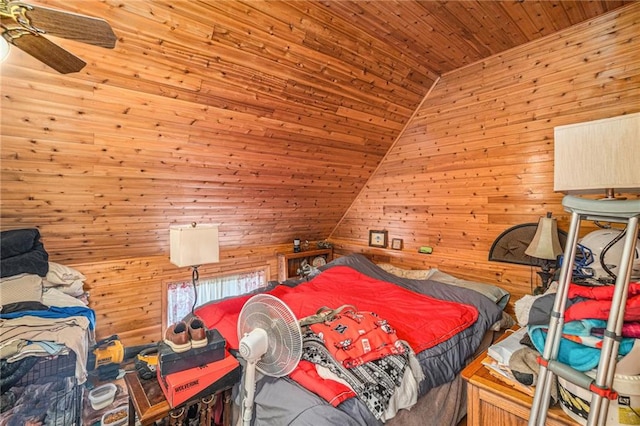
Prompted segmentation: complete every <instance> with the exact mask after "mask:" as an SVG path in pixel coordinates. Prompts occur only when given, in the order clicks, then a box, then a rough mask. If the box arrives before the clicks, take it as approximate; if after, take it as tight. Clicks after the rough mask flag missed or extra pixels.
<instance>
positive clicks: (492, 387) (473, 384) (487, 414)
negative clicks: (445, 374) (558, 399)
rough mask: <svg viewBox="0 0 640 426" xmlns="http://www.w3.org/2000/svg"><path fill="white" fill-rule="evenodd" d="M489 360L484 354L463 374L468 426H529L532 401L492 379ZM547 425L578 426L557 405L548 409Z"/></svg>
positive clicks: (530, 398)
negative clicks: (465, 388) (487, 360)
mask: <svg viewBox="0 0 640 426" xmlns="http://www.w3.org/2000/svg"><path fill="white" fill-rule="evenodd" d="M503 337H504V336H503ZM486 356H487V352H486V351H485V352H483V353H482V354H481V355H480V356H478V357H477V358H476V359H475V360H473V362H472V363H471V364H469V365H468V366H467V367H466V368H465V369H464V370H463V371H462V377H463V378H464V379H465V380H466V381H467V426H485V425H490V426H526V425H527V420H528V419H529V413H530V411H531V405H532V402H533V398H532V397H531V396H529V395H527V394H524V393H522V392H520V391H518V390H515V389H514V388H512V387H511V386H509V385H508V384H506V383H504V382H502V381H500V380H499V379H497V378H495V377H494V376H492V375H491V374H490V373H489V370H487V369H486V368H485V367H484V366H483V365H482V360H483V359H484V358H485V357H486ZM546 424H547V425H550V426H558V425H563V426H564V425H572V426H575V425H579V423H577V422H576V421H574V420H573V419H572V418H571V417H569V416H567V415H566V414H565V413H564V411H562V409H561V408H560V406H559V405H557V404H556V405H555V406H553V407H551V408H550V409H549V412H548V415H547V422H546Z"/></svg>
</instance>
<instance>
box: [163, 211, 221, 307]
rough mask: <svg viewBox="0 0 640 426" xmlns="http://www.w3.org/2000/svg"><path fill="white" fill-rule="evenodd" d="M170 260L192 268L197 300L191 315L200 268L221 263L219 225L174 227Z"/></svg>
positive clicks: (193, 224) (170, 238)
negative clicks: (208, 264)
mask: <svg viewBox="0 0 640 426" xmlns="http://www.w3.org/2000/svg"><path fill="white" fill-rule="evenodd" d="M169 242H170V255H169V256H170V260H171V263H173V264H174V265H176V266H178V267H184V266H190V267H191V268H192V272H191V283H192V285H193V292H194V295H195V298H194V300H193V306H192V307H191V313H192V314H193V313H194V310H195V307H196V303H197V300H198V290H197V285H198V279H199V274H198V267H199V266H201V265H205V264H207V263H216V262H219V261H220V248H219V243H218V225H212V224H205V225H198V224H196V223H195V222H193V223H192V224H190V225H174V226H171V227H170V228H169Z"/></svg>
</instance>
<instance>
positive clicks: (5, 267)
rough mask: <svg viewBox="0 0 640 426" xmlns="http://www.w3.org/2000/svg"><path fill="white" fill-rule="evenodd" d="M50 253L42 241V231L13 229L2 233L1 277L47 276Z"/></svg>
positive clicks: (0, 241)
mask: <svg viewBox="0 0 640 426" xmlns="http://www.w3.org/2000/svg"><path fill="white" fill-rule="evenodd" d="M48 271H49V254H48V253H47V252H46V250H45V249H44V244H42V242H41V241H40V231H38V230H37V229H35V228H32V229H13V230H9V231H2V232H1V233H0V278H4V277H10V276H13V275H19V274H25V273H26V274H36V275H40V276H41V277H45V276H46V275H47V272H48Z"/></svg>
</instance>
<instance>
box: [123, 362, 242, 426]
mask: <svg viewBox="0 0 640 426" xmlns="http://www.w3.org/2000/svg"><path fill="white" fill-rule="evenodd" d="M124 380H125V382H126V383H127V389H128V391H129V423H128V424H129V426H134V425H136V424H137V422H136V418H137V420H138V421H139V424H141V425H143V426H145V425H153V424H155V422H156V421H157V420H161V419H165V418H171V420H172V423H171V424H182V422H183V421H186V420H185V418H186V413H187V410H186V409H187V407H190V406H192V405H198V404H199V407H198V410H199V412H200V413H202V412H203V411H206V410H207V407H209V406H215V404H216V401H217V398H222V404H223V411H222V412H223V414H222V424H223V425H224V426H230V425H231V415H232V414H231V388H230V387H226V388H224V389H222V390H220V391H218V392H217V393H216V394H215V395H210V396H208V397H205V398H200V399H195V400H191V401H188V402H186V403H184V404H182V405H181V406H180V407H177V408H175V409H172V408H171V407H170V406H169V403H168V402H167V400H166V399H165V396H164V394H163V393H162V389H160V385H159V384H158V380H157V379H156V378H155V377H154V378H151V379H147V380H144V379H140V377H139V376H138V374H137V373H136V372H135V371H131V372H128V373H127V374H126V375H125V376H124Z"/></svg>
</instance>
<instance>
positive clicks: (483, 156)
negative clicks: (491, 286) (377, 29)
mask: <svg viewBox="0 0 640 426" xmlns="http://www.w3.org/2000/svg"><path fill="white" fill-rule="evenodd" d="M638 6H640V4H638V5H635V6H634V7H632V8H627V9H626V12H625V13H613V14H608V15H606V16H603V17H601V18H598V19H595V20H593V21H591V22H588V23H585V24H582V25H578V26H575V27H573V28H571V29H569V30H565V31H562V32H560V33H558V34H556V35H552V36H548V37H545V38H544V39H542V40H540V41H536V42H532V43H529V44H527V45H524V46H522V47H519V48H515V49H512V50H510V51H508V52H506V53H504V54H501V55H498V56H495V57H492V58H490V59H487V60H484V61H481V62H479V63H476V64H473V65H470V66H468V67H466V68H463V69H460V70H457V71H454V72H451V73H448V74H446V75H444V76H443V77H442V78H441V79H440V81H439V82H438V83H437V84H436V86H435V88H434V90H433V91H432V92H431V93H430V94H429V96H428V97H427V99H426V101H425V102H424V104H423V105H422V107H421V108H420V109H419V110H418V111H417V114H416V116H415V117H414V118H413V119H412V121H411V122H410V123H409V125H408V127H407V129H406V131H405V132H404V133H403V134H402V136H401V137H400V138H399V140H398V141H397V143H396V144H395V146H394V147H393V148H392V149H391V150H390V152H389V153H388V154H387V156H386V158H385V159H384V160H383V162H382V163H381V165H380V167H379V168H378V170H377V171H376V173H375V174H374V176H373V177H372V178H371V179H370V180H369V181H368V182H367V185H366V188H365V189H364V190H363V191H362V192H361V194H360V195H359V197H358V199H357V200H356V202H354V204H353V205H352V206H351V208H350V210H349V211H348V213H347V214H346V215H345V217H344V218H343V220H342V221H341V223H340V224H339V226H338V227H337V228H336V230H335V231H334V232H333V234H332V236H331V241H333V242H334V243H335V245H336V252H337V253H338V254H345V253H349V252H362V253H367V254H369V256H370V257H372V258H373V259H376V260H379V261H390V262H391V263H394V264H396V265H399V266H404V267H407V268H414V269H420V268H430V267H437V268H439V269H441V270H443V271H445V272H449V273H452V274H455V275H457V276H461V277H466V278H468V279H475V280H479V281H484V282H492V283H495V284H498V285H500V286H502V287H504V288H506V289H507V290H509V291H510V292H511V293H512V294H513V297H512V302H513V301H514V300H516V299H518V298H520V297H521V296H522V295H523V294H526V293H530V291H531V289H532V288H533V287H535V286H536V285H537V275H536V274H535V270H532V269H531V268H529V267H527V266H519V265H509V264H506V263H498V262H489V261H488V260H487V259H488V253H489V249H490V247H491V244H492V243H493V241H494V240H495V238H496V237H497V236H498V235H499V234H500V233H501V232H503V231H504V230H506V229H508V228H509V227H511V226H514V225H517V224H521V223H529V222H533V223H535V222H537V221H538V218H539V217H540V216H544V215H545V213H546V212H552V213H553V216H555V217H557V218H558V221H559V227H560V228H561V229H564V230H567V229H568V221H569V219H570V218H569V217H568V215H567V214H566V212H564V211H563V209H562V206H561V199H562V194H558V193H554V192H553V128H554V126H558V125H564V124H569V123H576V122H581V121H589V120H595V119H600V118H606V117H612V116H617V115H621V114H628V113H634V112H638V111H640V53H639V52H640V7H638ZM630 161H635V162H636V163H637V164H638V167H640V159H638V158H636V159H630ZM631 196H632V197H637V195H635V196H634V195H631ZM371 229H383V230H387V231H388V232H389V238H401V239H403V240H404V249H403V250H402V251H395V250H390V249H386V250H383V249H373V248H370V247H366V244H367V238H368V231H369V230H371ZM590 230H593V227H591V228H589V227H587V226H585V227H584V229H583V233H584V232H588V231H590ZM420 246H432V247H433V254H430V255H423V254H418V253H417V250H418V248H419V247H420Z"/></svg>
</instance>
